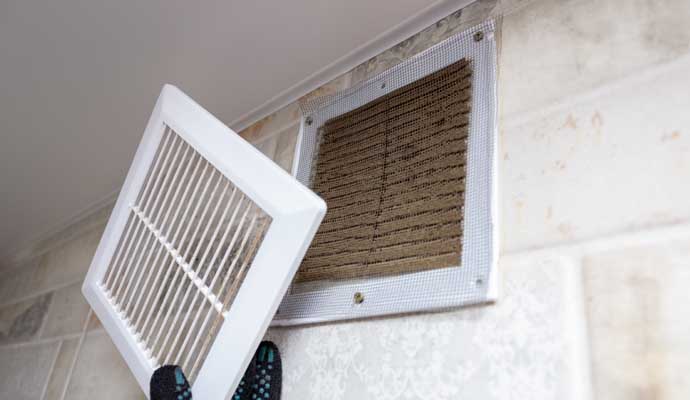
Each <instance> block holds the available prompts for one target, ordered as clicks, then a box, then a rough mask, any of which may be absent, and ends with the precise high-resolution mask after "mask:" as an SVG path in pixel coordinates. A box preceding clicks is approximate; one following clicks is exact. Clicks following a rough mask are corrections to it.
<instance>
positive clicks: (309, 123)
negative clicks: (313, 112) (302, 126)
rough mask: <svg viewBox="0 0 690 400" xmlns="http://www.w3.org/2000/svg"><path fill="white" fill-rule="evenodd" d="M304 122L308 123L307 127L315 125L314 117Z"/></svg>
mask: <svg viewBox="0 0 690 400" xmlns="http://www.w3.org/2000/svg"><path fill="white" fill-rule="evenodd" d="M304 122H306V123H307V125H311V124H313V123H314V119H313V118H312V117H307V119H305V120H304Z"/></svg>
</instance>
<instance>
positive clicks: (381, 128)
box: [297, 59, 472, 282]
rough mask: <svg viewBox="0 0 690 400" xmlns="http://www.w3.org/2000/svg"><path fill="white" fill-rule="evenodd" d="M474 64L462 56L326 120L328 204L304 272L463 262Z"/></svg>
mask: <svg viewBox="0 0 690 400" xmlns="http://www.w3.org/2000/svg"><path fill="white" fill-rule="evenodd" d="M471 74H472V73H471V69H470V65H469V63H468V62H467V60H466V59H462V60H460V61H458V62H456V63H454V64H451V65H449V66H447V67H445V68H443V69H441V70H439V71H437V72H435V73H433V74H431V75H428V76H426V77H424V78H422V79H419V80H417V81H415V82H413V83H411V84H409V85H407V86H403V87H401V88H399V89H397V90H395V91H393V92H391V93H389V94H387V95H384V96H382V97H379V98H378V99H376V100H374V101H372V102H370V103H367V104H365V105H364V106H362V107H359V108H357V109H355V110H353V111H350V112H348V113H346V114H343V115H340V116H338V117H336V118H334V119H331V120H329V121H327V122H326V123H325V124H324V125H323V126H322V127H321V129H320V143H319V146H318V152H317V156H316V160H315V164H314V165H315V167H314V168H313V169H312V178H311V180H312V185H311V187H312V189H313V190H314V191H315V192H316V193H318V194H319V195H320V196H321V197H322V198H323V199H324V200H325V201H326V203H327V204H328V212H327V214H326V217H325V219H324V221H323V223H322V224H321V227H320V229H319V231H318V233H317V235H316V237H315V239H314V241H313V243H312V246H311V247H310V249H309V251H308V252H307V256H306V257H305V259H304V261H303V263H302V265H301V267H300V270H299V274H298V277H297V281H302V282H304V281H313V280H338V279H350V278H358V277H370V276H383V275H391V274H402V273H407V272H416V271H422V270H428V269H435V268H444V267H452V266H455V267H457V266H458V265H459V264H460V258H461V251H462V225H463V204H464V194H465V171H466V169H465V167H466V161H467V137H468V124H469V113H470V100H471Z"/></svg>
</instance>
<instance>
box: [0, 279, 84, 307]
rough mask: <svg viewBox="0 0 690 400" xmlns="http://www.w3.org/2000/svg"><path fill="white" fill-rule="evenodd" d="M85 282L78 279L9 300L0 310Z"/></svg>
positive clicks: (1, 305)
mask: <svg viewBox="0 0 690 400" xmlns="http://www.w3.org/2000/svg"><path fill="white" fill-rule="evenodd" d="M84 276H86V273H84ZM83 281H84V278H78V279H75V280H74V281H68V282H67V283H61V284H58V285H55V286H51V287H50V288H49V289H43V290H40V291H38V292H35V293H32V294H29V295H26V296H22V297H17V298H15V299H12V300H9V301H7V302H5V303H0V308H5V307H8V306H13V305H16V304H19V303H21V302H23V301H27V300H31V299H33V298H36V297H40V296H45V295H47V294H50V293H54V292H57V291H58V290H62V289H64V288H66V287H68V286H72V285H74V284H75V283H81V282H83ZM51 303H52V300H51Z"/></svg>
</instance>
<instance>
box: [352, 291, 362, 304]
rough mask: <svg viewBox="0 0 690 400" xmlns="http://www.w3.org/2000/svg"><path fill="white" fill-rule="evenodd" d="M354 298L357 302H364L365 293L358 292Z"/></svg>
mask: <svg viewBox="0 0 690 400" xmlns="http://www.w3.org/2000/svg"><path fill="white" fill-rule="evenodd" d="M354 300H355V304H362V303H363V302H364V295H363V294H362V293H361V292H356V293H355V296H354Z"/></svg>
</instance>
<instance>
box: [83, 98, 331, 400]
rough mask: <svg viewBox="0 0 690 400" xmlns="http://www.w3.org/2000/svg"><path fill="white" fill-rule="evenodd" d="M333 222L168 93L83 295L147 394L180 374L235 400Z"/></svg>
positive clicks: (232, 137)
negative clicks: (170, 369)
mask: <svg viewBox="0 0 690 400" xmlns="http://www.w3.org/2000/svg"><path fill="white" fill-rule="evenodd" d="M324 213H325V204H324V202H323V201H322V200H321V199H320V198H318V197H317V196H316V195H314V193H312V192H311V191H310V190H309V189H307V188H305V187H304V186H302V185H301V184H299V183H298V182H297V181H296V180H295V179H294V178H292V177H291V176H290V175H288V174H287V173H285V172H284V171H283V170H282V169H281V168H280V167H279V166H277V165H275V164H274V163H273V162H272V161H271V160H269V159H268V158H266V157H265V156H264V155H262V154H261V153H260V152H259V151H258V150H256V149H255V148H254V147H253V146H252V145H250V144H249V143H247V142H246V141H244V140H243V139H242V138H240V137H239V136H238V135H237V134H236V133H234V132H233V131H231V130H230V129H228V128H227V127H225V126H224V125H223V124H222V123H221V122H219V121H218V120H217V119H215V118H214V117H213V116H212V115H210V114H209V113H208V112H206V111H205V110H204V109H203V108H201V107H200V106H199V105H197V104H196V103H194V101H192V100H191V99H190V98H189V97H187V96H186V95H184V94H183V93H182V92H180V91H179V90H178V89H176V88H174V87H172V86H165V87H164V88H163V91H162V92H161V95H160V97H159V99H158V102H157V103H156V107H155V108H154V111H153V114H152V115H151V119H150V120H149V123H148V125H147V127H146V130H145V132H144V137H143V139H142V142H141V144H140V145H139V148H138V150H137V154H136V156H135V159H134V161H133V164H132V167H131V168H130V171H129V173H128V175H127V179H126V181H125V183H124V185H123V188H122V191H121V193H120V196H119V197H118V200H117V203H116V205H115V208H114V209H113V212H112V215H111V217H110V220H109V221H108V225H107V226H106V229H105V232H104V234H103V238H102V239H101V242H100V244H99V246H98V249H97V251H96V255H95V256H94V259H93V261H92V263H91V267H90V269H89V272H88V274H87V277H86V280H85V282H84V286H83V292H84V295H85V296H86V298H87V300H88V301H89V304H90V305H91V306H92V307H93V309H94V311H95V312H96V314H97V315H98V317H99V319H100V320H101V322H102V323H103V326H104V327H105V329H106V331H107V332H108V334H109V335H110V336H111V337H112V339H113V342H114V343H115V345H116V346H117V348H118V350H119V351H120V352H121V353H122V355H123V357H124V359H125V361H126V362H127V364H128V366H129V368H130V369H131V370H132V373H133V375H134V376H135V378H136V379H137V381H138V383H139V385H140V386H141V388H142V391H143V392H144V393H145V394H146V395H148V391H149V380H150V378H151V375H152V374H153V371H154V370H155V369H156V368H158V367H159V366H162V365H166V364H177V365H180V366H181V367H182V369H183V371H184V373H185V374H186V375H187V377H188V379H190V382H191V383H192V390H193V393H194V396H195V397H198V398H202V399H225V398H228V396H229V395H230V394H231V393H232V391H233V390H234V389H235V387H236V386H237V384H238V383H239V381H240V379H241V377H242V375H243V373H244V370H245V368H246V366H247V364H248V363H249V361H250V359H251V357H252V355H253V354H254V351H255V350H256V347H257V346H258V343H259V341H260V340H261V338H262V337H263V334H264V332H265V330H266V328H267V327H268V324H269V323H270V321H271V319H272V318H273V316H274V314H275V312H276V309H277V307H278V304H279V302H280V300H281V299H282V297H283V295H284V293H285V292H286V290H287V287H288V285H289V284H290V281H291V280H292V278H293V277H294V274H295V272H296V270H297V267H298V265H299V263H300V262H301V261H302V258H303V257H304V253H305V252H306V249H307V247H308V246H309V244H310V242H311V239H312V238H313V236H314V233H315V232H316V230H317V228H318V226H319V223H320V221H321V219H322V218H323V215H324ZM101 373H104V374H107V373H108V372H107V371H102V372H101Z"/></svg>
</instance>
